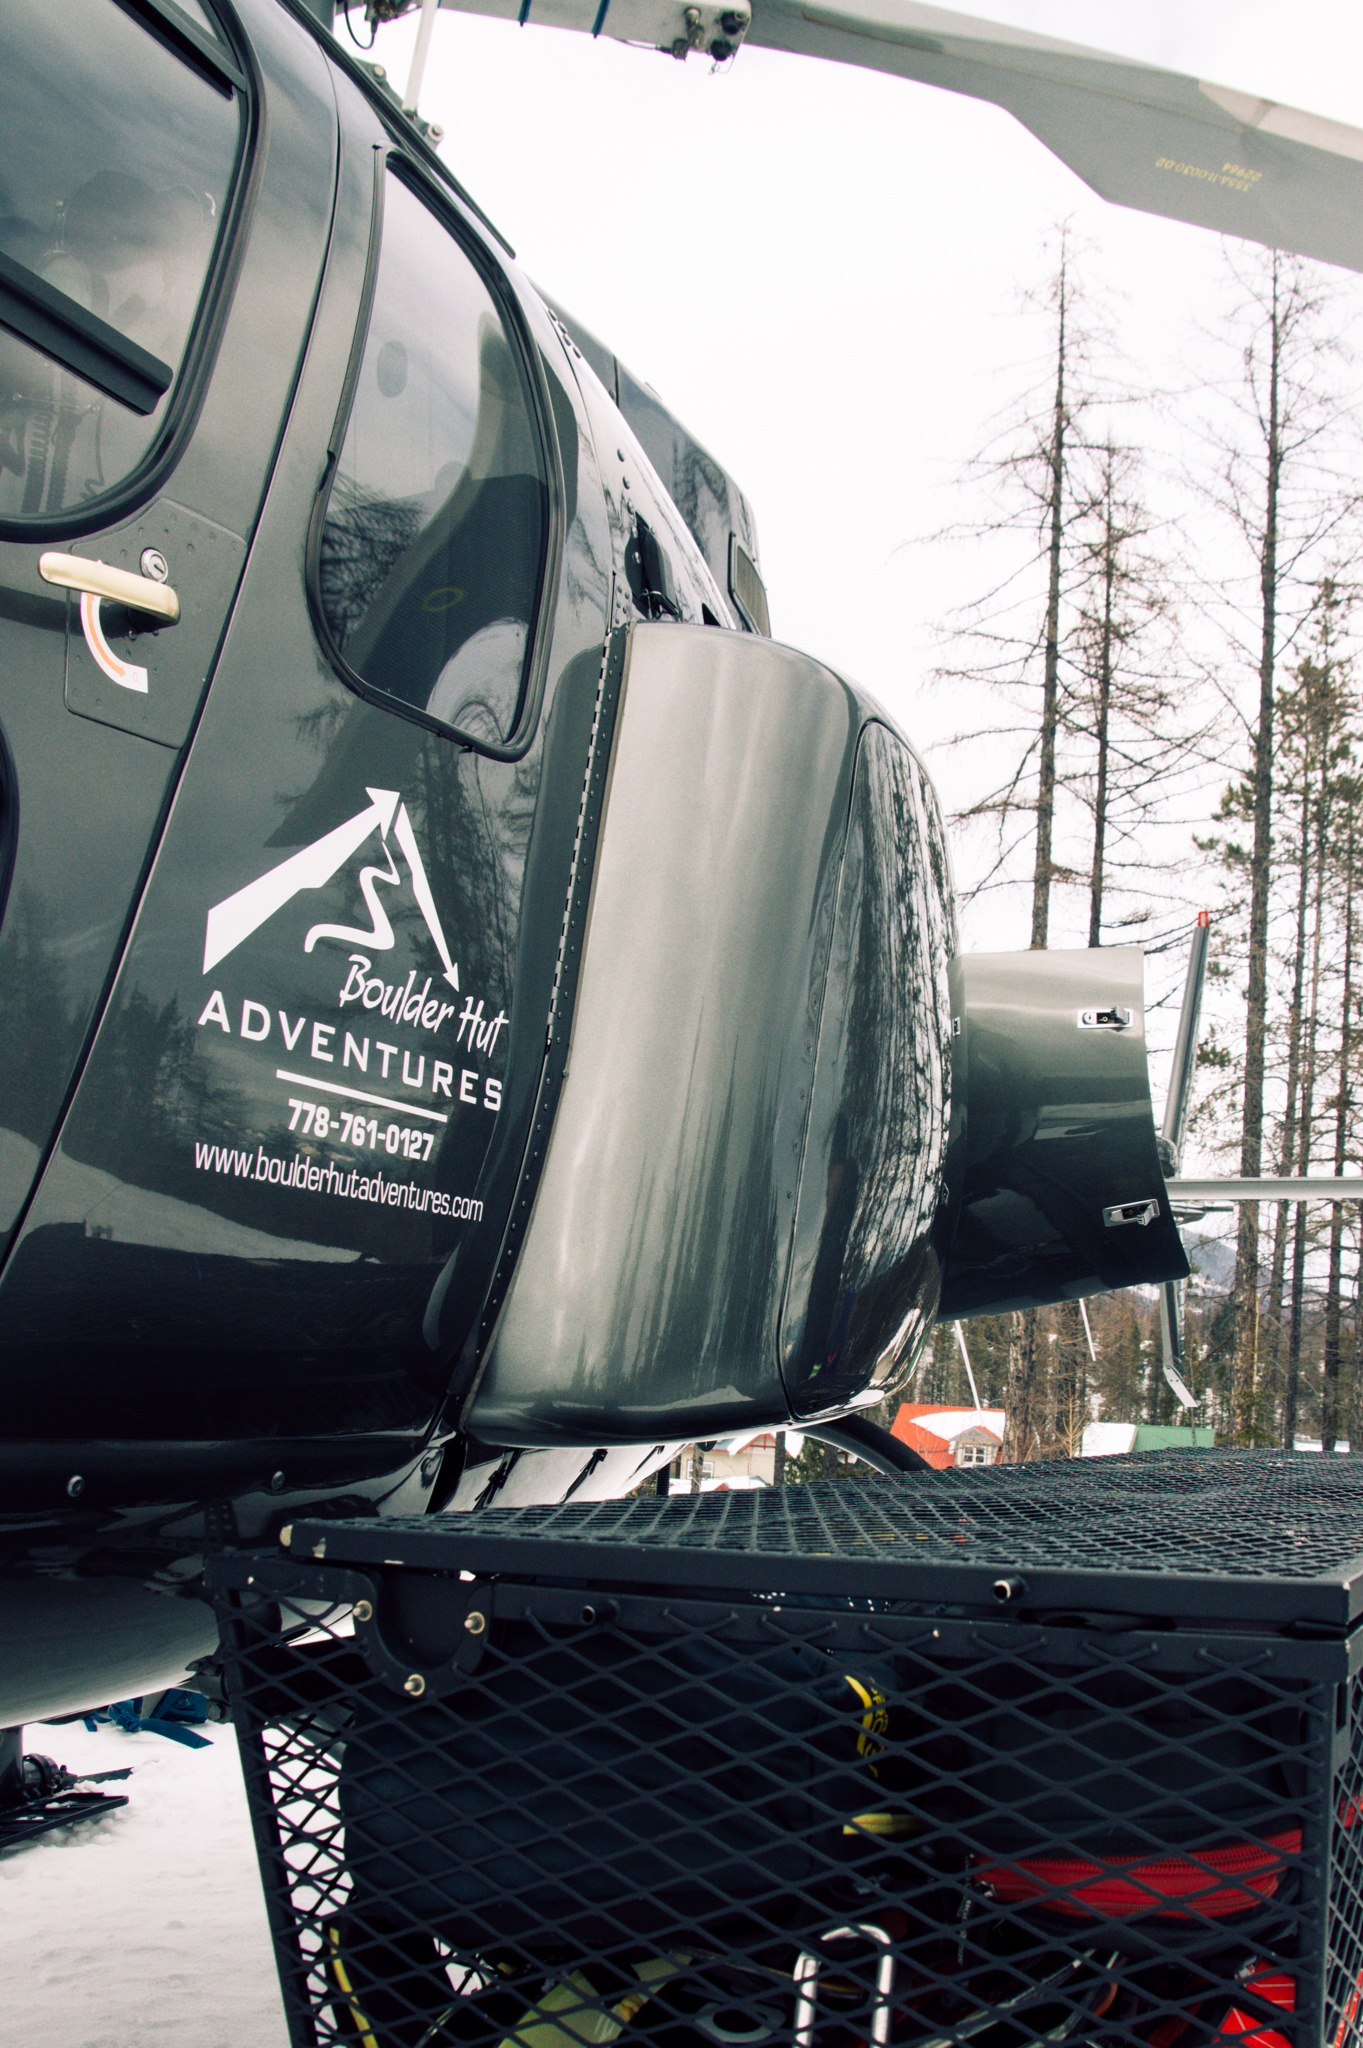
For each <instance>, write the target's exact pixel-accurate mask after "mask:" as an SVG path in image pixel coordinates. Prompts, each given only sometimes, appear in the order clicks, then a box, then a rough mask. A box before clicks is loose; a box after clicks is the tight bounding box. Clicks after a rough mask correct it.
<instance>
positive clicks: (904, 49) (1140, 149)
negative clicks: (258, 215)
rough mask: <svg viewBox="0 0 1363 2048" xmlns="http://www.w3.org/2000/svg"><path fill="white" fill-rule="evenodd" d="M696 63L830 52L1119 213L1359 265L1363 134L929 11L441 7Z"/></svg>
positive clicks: (508, 0) (560, 4)
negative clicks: (938, 101) (991, 113)
mask: <svg viewBox="0 0 1363 2048" xmlns="http://www.w3.org/2000/svg"><path fill="white" fill-rule="evenodd" d="M409 4H411V5H413V6H414V5H416V4H419V0H409ZM439 4H440V5H441V6H442V7H448V8H451V9H453V10H456V11H458V12H461V13H466V14H484V15H493V16H499V17H501V18H502V19H505V20H514V21H519V22H521V23H522V24H524V23H525V22H533V23H535V24H537V25H543V26H546V27H551V28H569V29H579V30H582V31H584V32H586V33H587V34H590V35H592V36H601V35H604V36H607V37H609V38H612V39H614V40H618V41H622V42H629V43H639V44H643V45H646V46H651V47H653V48H655V49H664V50H669V51H671V52H672V53H673V54H674V55H678V56H683V57H684V56H686V55H687V54H688V51H689V50H695V51H697V52H698V53H699V54H701V55H702V56H707V55H708V56H710V57H714V58H719V59H727V58H728V57H730V56H732V55H733V54H734V53H735V52H736V51H737V50H738V49H739V46H740V45H741V44H742V43H744V42H747V43H751V44H754V45H756V46H757V47H758V48H765V49H770V50H784V51H787V52H789V53H791V54H792V55H796V56H805V57H822V58H825V59H826V60H828V61H829V62H832V63H836V64H852V65H855V66H856V67H857V68H859V69H861V70H866V71H881V72H887V73H890V74H891V75H893V76H896V77H899V78H909V79H913V80H916V81H917V82H918V83H920V84H924V85H935V86H939V87H941V88H942V89H943V90H944V91H947V92H957V93H961V94H963V95H965V96H966V97H967V98H970V99H979V100H987V101H989V102H991V103H992V104H993V105H994V106H998V107H1003V108H1004V109H1005V110H1006V111H1007V112H1008V113H1010V114H1012V115H1013V116H1014V117H1015V119H1017V120H1018V121H1020V122H1021V123H1022V125H1023V127H1024V128H1027V129H1030V131H1031V133H1032V134H1033V135H1035V136H1036V137H1037V139H1038V141H1040V142H1042V143H1044V144H1045V145H1046V147H1047V148H1048V149H1050V150H1051V151H1053V152H1054V154H1055V155H1056V156H1058V157H1059V158H1060V159H1061V161H1062V163H1066V164H1068V165H1069V167H1070V169H1071V170H1072V171H1074V172H1075V173H1076V175H1077V176H1079V177H1080V178H1082V179H1083V181H1084V183H1085V184H1086V185H1088V186H1089V187H1091V189H1092V190H1093V191H1095V192H1096V193H1098V195H1099V196H1100V197H1101V198H1103V199H1107V200H1110V201H1111V202H1112V203H1113V204H1114V205H1117V206H1130V207H1134V208H1136V209H1137V210H1138V211H1140V212H1142V213H1152V214H1157V215H1161V216H1163V217H1164V218H1166V219H1169V220H1181V221H1188V222H1191V223H1192V224H1193V225H1195V226H1198V227H1206V228H1213V229H1215V230H1217V231H1218V232H1220V233H1222V234H1230V235H1240V236H1243V237H1244V238H1245V239H1246V240H1247V241H1251V242H1262V243H1264V244H1265V245H1267V246H1268V247H1270V248H1275V249H1283V250H1288V251H1291V252H1293V253H1295V254H1296V255H1299V256H1312V257H1316V258H1317V259H1318V260H1320V261H1321V262H1324V263H1338V264H1342V265H1343V266H1344V267H1345V268H1346V269H1349V270H1363V131H1360V130H1359V129H1357V128H1350V127H1348V126H1346V125H1345V123H1343V122H1342V121H1331V120H1327V119H1326V118H1325V116H1324V115H1320V114H1311V113H1306V112H1304V111H1303V110H1302V109H1300V108H1297V107H1287V106H1283V105H1281V104H1280V103H1279V102H1278V101H1276V100H1271V99H1263V98H1260V97H1258V96H1257V95H1255V94H1253V93H1247V92H1240V91H1236V90H1234V89H1232V88H1230V87H1228V86H1220V85H1211V84H1207V83H1205V82H1203V81H1202V80H1200V79H1196V78H1191V77H1189V76H1187V75H1186V74H1185V73H1182V72H1178V71H1164V70H1161V69H1160V68H1159V67H1158V66H1157V65H1152V64H1143V63H1140V62H1138V61H1136V60H1135V59H1134V58H1130V57H1118V56H1114V55H1112V54H1110V53H1108V52H1105V51H1102V50H1093V49H1089V48H1086V47H1085V46H1084V45H1083V44H1080V43H1066V42H1058V41H1056V40H1055V38H1054V37H1051V36H1041V35H1035V34H1033V33H1032V32H1031V31H1030V30H1027V29H1020V28H1012V27H1008V26H1005V25H1004V24H1003V23H1000V22H992V21H983V20H979V19H978V18H976V17H974V16H972V15H968V14H957V13H955V12H952V11H950V10H948V9H946V8H942V7H931V6H926V5H923V4H920V0H751V20H749V19H748V16H749V5H750V0H732V4H730V5H727V6H726V4H725V0H700V4H699V5H696V4H693V5H691V6H689V7H688V6H687V4H686V0H439Z"/></svg>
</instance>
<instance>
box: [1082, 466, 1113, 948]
mask: <svg viewBox="0 0 1363 2048" xmlns="http://www.w3.org/2000/svg"><path fill="white" fill-rule="evenodd" d="M1112 490H1113V477H1112V450H1111V448H1109V449H1108V466H1107V471H1106V474H1105V476H1104V478H1103V623H1102V626H1101V627H1100V629H1099V636H1098V700H1097V704H1096V707H1095V711H1096V716H1095V718H1094V738H1095V739H1096V741H1097V745H1098V763H1097V770H1096V774H1095V779H1094V791H1093V865H1092V867H1091V869H1090V871H1089V944H1090V946H1101V945H1102V943H1103V863H1104V861H1105V859H1106V852H1107V848H1106V841H1107V776H1108V727H1109V724H1110V722H1111V718H1112V608H1113V596H1114V585H1115V583H1116V576H1117V535H1116V528H1115V525H1114V521H1113V505H1112Z"/></svg>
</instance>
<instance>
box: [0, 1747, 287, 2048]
mask: <svg viewBox="0 0 1363 2048" xmlns="http://www.w3.org/2000/svg"><path fill="white" fill-rule="evenodd" d="M205 1732H206V1733H207V1734H208V1736H209V1738H210V1741H211V1744H212V1747H211V1748H208V1749H186V1748H184V1747H182V1745H181V1744H179V1743H176V1742H169V1741H167V1740H166V1739H165V1737H164V1736H160V1735H146V1734H142V1735H123V1734H121V1733H120V1732H119V1731H118V1730H117V1729H115V1728H111V1727H107V1726H101V1727H100V1728H98V1729H96V1730H95V1731H94V1732H93V1733H91V1732H90V1731H89V1730H87V1729H86V1728H85V1727H84V1726H83V1725H82V1724H81V1723H80V1722H76V1723H74V1724H72V1725H70V1726H67V1727H62V1728H46V1727H38V1726H34V1727H30V1728H28V1729H26V1730H25V1734H24V1746H25V1748H26V1749H28V1750H30V1751H35V1750H36V1751H37V1752H38V1753H39V1754H40V1755H43V1756H51V1757H55V1758H56V1759H57V1761H58V1763H62V1764H65V1765H66V1767H67V1769H68V1770H72V1771H76V1770H86V1771H109V1770H120V1769H122V1767H123V1766H124V1765H126V1764H131V1765H132V1766H133V1775H132V1776H131V1778H128V1779H126V1780H125V1781H123V1782H122V1783H119V1784H112V1785H106V1786H96V1787H92V1788H91V1789H92V1790H97V1791H98V1790H102V1791H107V1792H126V1793H127V1794H128V1797H129V1800H130V1802H131V1803H130V1804H129V1805H128V1806H125V1807H120V1808H119V1809H118V1811H117V1812H115V1813H112V1814H110V1815H109V1816H108V1818H107V1819H104V1820H97V1821H87V1822H85V1823H84V1824H83V1825H82V1826H79V1827H72V1828H63V1829H60V1830H58V1831H56V1832H54V1833H53V1834H50V1835H47V1836H44V1837H42V1838H41V1839H40V1840H38V1841H36V1842H33V1843H31V1844H29V1846H28V1847H27V1848H24V1849H17V1850H12V1851H10V1852H9V1853H8V1854H6V1855H3V1856H0V1926H3V1928H4V1930H5V1945H4V1955H5V1960H4V1964H3V1966H0V2010H3V2013H4V2025H3V2030H2V2031H3V2035H4V2038H5V2039H6V2040H7V2041H12V2042H15V2043H16V2044H17V2043H19V2042H21V2041H22V2042H23V2044H24V2048H288V2030H287V2028H286V2027H285V2024H284V2014H283V2010H282V2007H281V2005H280V1999H279V1985H278V1981H277V1979H276V1977H275V1968H274V1953H273V1951H272V1949H271V1947H270V1936H269V1929H268V1927H267V1925H266V1920H265V1904H264V1900H263V1899H262V1897H261V1891H260V1879H259V1876H258V1873H257V1870H256V1859H255V1850H254V1848H253V1846H252V1843H251V1830H250V1823H249V1821H248V1820H247V1815H246V1793H245V1789H244V1787H243V1785H242V1781H241V1767H240V1764H239V1763H238V1761H237V1745H236V1739H235V1737H234V1736H233V1733H232V1730H231V1729H230V1728H223V1727H213V1728H209V1729H207V1730H206V1731H205Z"/></svg>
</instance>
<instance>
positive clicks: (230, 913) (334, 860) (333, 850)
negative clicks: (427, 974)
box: [203, 788, 459, 988]
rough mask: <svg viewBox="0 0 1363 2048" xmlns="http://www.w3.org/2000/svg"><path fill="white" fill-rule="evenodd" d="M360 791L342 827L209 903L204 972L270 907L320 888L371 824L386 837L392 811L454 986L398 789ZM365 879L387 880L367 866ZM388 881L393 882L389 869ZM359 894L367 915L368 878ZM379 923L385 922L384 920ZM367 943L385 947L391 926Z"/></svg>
mask: <svg viewBox="0 0 1363 2048" xmlns="http://www.w3.org/2000/svg"><path fill="white" fill-rule="evenodd" d="M365 795H366V796H367V797H368V798H369V802H368V804H367V805H366V806H365V808H364V809H363V810H362V811H357V812H356V813H355V816H354V817H353V818H347V819H346V821H345V823H344V824H343V825H337V826H335V827H334V828H333V829H332V830H331V831H330V832H327V833H325V834H324V835H323V837H322V838H321V839H315V840H314V841H313V843H312V845H311V846H304V847H302V848H301V849H300V850H299V852H297V853H291V854H290V855H289V857H288V859H287V860H282V861H280V863H279V865H278V867H274V868H270V869H269V870H268V871H267V872H266V873H265V874H263V875H259V876H257V878H256V880H255V881H254V882H248V883H247V884H246V887H245V888H244V889H238V890H237V891H236V893H235V895H232V896H228V897H225V898H224V900H223V901H222V902H221V903H215V904H214V905H213V908H212V909H211V910H210V911H209V913H208V922H207V926H206V928H205V931H204V964H203V971H204V973H205V974H207V973H208V972H209V970H210V969H211V968H214V967H216V966H217V964H218V962H219V961H220V960H225V959H226V958H227V955H228V954H229V953H232V952H235V950H236V948H237V947H238V946H239V945H240V944H241V943H242V941H243V940H244V939H249V938H250V936H251V934H252V932H256V931H259V929H260V927H261V925H263V924H265V923H266V922H267V920H268V919H270V918H272V917H273V916H274V915H275V912H276V911H279V910H282V909H283V908H284V905H285V904H286V903H290V902H292V900H293V898H294V897H295V896H297V895H298V893H299V891H300V890H302V889H323V888H325V887H326V885H327V883H328V882H329V881H330V880H331V879H332V877H333V875H335V874H337V873H338V872H339V871H340V869H341V868H343V867H344V866H345V864H346V862H347V861H348V860H349V859H350V858H351V856H352V854H355V853H357V852H358V851H359V849H360V848H361V847H362V846H363V845H364V842H365V840H366V839H368V838H369V837H370V835H371V833H372V832H373V831H374V829H375V827H377V828H378V831H379V833H380V835H381V837H382V838H383V839H384V840H385V841H386V840H387V838H388V831H389V827H390V826H391V825H392V823H393V813H394V812H395V811H397V813H398V825H397V833H396V838H397V842H398V845H399V847H400V848H401V850H402V854H403V858H404V859H405V860H406V863H407V867H408V871H409V872H410V874H411V877H412V890H413V893H414V894H415V896H416V900H417V904H418V907H419V908H420V911H421V915H422V917H423V918H424V919H425V921H426V928H427V930H428V931H429V932H430V935H431V938H432V940H433V942H434V944H435V949H436V951H437V952H438V953H439V955H440V958H441V961H442V963H443V965H444V969H445V979H446V981H447V982H449V983H450V984H451V986H452V987H454V988H458V986H459V969H458V968H457V967H456V966H455V964H454V962H453V960H452V959H451V958H450V950H449V947H448V946H447V945H446V943H445V934H444V932H443V931H442V930H441V928H440V918H439V916H438V914H437V912H436V907H435V899H434V897H433V896H432V895H431V887H430V883H429V882H428V881H427V879H426V870H425V868H424V867H423V866H422V861H421V854H420V852H419V850H418V847H417V843H416V835H415V833H414V832H413V830H412V825H411V820H410V819H409V817H408V815H407V806H406V804H403V803H402V799H401V795H400V792H399V791H397V790H396V789H369V788H366V790H365ZM400 804H401V809H400V810H399V808H398V807H399V805H400ZM385 851H387V849H386V847H385ZM388 862H389V867H390V869H391V868H392V866H393V860H392V855H391V853H389V855H388ZM371 877H375V878H377V879H379V880H382V881H388V880H389V879H390V878H389V876H387V875H385V874H384V873H383V871H382V869H368V868H367V869H366V870H365V880H367V881H368V880H369V879H370V878H371ZM391 879H392V880H393V881H396V880H397V873H396V870H395V869H394V870H393V873H392V876H391ZM364 895H365V900H366V902H367V903H368V904H369V908H370V911H371V913H372V912H375V911H376V908H377V906H376V904H375V902H374V900H373V896H372V882H371V886H370V887H369V888H366V889H365V890H364ZM376 922H377V920H376ZM383 922H384V924H385V925H386V924H387V920H386V919H385V920H384V921H383ZM319 936H321V928H320V927H315V928H314V930H313V932H311V933H310V934H309V939H312V938H316V937H319ZM373 943H375V944H378V945H382V946H384V947H387V946H391V945H392V944H393V933H392V927H391V926H388V929H387V936H386V938H385V937H383V935H382V933H378V934H377V936H376V937H375V939H374V940H373Z"/></svg>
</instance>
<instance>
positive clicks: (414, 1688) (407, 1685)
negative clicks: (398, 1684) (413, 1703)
mask: <svg viewBox="0 0 1363 2048" xmlns="http://www.w3.org/2000/svg"><path fill="white" fill-rule="evenodd" d="M402 1690H403V1691H404V1692H407V1693H410V1694H411V1696H412V1698H413V1699H414V1700H419V1699H420V1698H421V1695H422V1693H423V1692H425V1690H426V1681H425V1679H424V1678H423V1677H422V1675H421V1673H420V1672H419V1671H413V1672H412V1674H411V1675H410V1677H408V1678H404V1679H403V1681H402Z"/></svg>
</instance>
